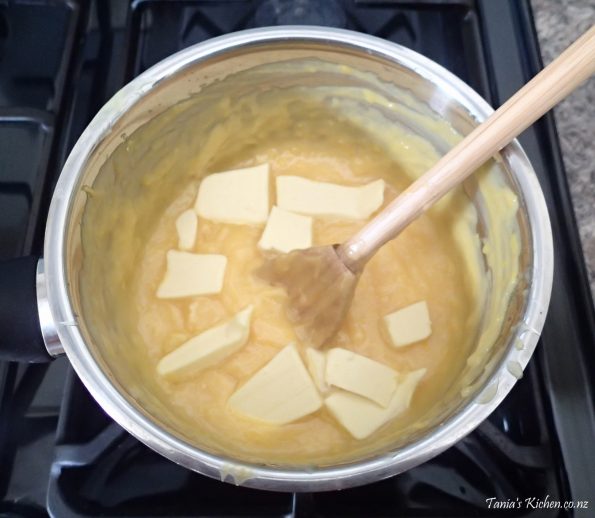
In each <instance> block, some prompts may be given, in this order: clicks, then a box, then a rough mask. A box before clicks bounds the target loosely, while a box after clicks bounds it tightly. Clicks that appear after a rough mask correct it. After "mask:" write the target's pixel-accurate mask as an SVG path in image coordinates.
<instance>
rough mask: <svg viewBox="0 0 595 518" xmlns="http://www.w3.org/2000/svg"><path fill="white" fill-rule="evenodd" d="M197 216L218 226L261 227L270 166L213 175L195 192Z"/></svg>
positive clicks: (267, 192) (266, 207) (262, 165)
mask: <svg viewBox="0 0 595 518" xmlns="http://www.w3.org/2000/svg"><path fill="white" fill-rule="evenodd" d="M194 210H195V211H196V213H197V214H198V215H199V216H201V217H203V218H206V219H210V220H213V221H219V222H221V223H234V224H239V225H242V224H254V223H264V222H266V220H267V217H268V215H269V164H261V165H257V166H255V167H246V168H244V169H235V170H233V171H225V172H222V173H214V174H210V175H208V176H205V178H204V179H203V180H202V182H201V183H200V186H199V188H198V196H197V198H196V204H195V205H194Z"/></svg>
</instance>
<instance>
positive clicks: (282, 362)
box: [228, 344, 322, 425]
mask: <svg viewBox="0 0 595 518" xmlns="http://www.w3.org/2000/svg"><path fill="white" fill-rule="evenodd" d="M228 405H229V407H230V408H231V409H232V410H233V411H234V412H237V413H238V414H241V415H243V416H246V417H250V418H252V419H256V420H258V421H262V422H264V423H267V424H272V425H282V424H286V423H290V422H292V421H295V420H296V419H300V418H301V417H304V416H306V415H308V414H311V413H312V412H316V410H318V409H319V408H320V407H321V406H322V400H321V398H320V396H319V395H318V391H317V390H316V387H315V386H314V383H313V381H312V379H311V378H310V375H309V374H308V371H307V370H306V367H305V366H304V364H303V362H302V359H301V358H300V355H299V353H298V351H297V349H296V348H295V346H294V345H293V344H290V345H288V346H287V347H285V348H284V349H282V350H281V352H279V353H278V354H277V355H276V356H275V357H274V358H273V359H272V360H271V361H270V362H269V363H267V364H266V365H265V366H264V367H263V368H262V369H260V370H259V371H258V372H257V373H256V374H254V376H252V378H250V379H249V380H248V381H247V382H246V383H245V384H244V385H242V386H241V387H240V388H239V389H238V390H237V391H236V392H235V393H233V394H232V395H231V397H230V398H229V400H228Z"/></svg>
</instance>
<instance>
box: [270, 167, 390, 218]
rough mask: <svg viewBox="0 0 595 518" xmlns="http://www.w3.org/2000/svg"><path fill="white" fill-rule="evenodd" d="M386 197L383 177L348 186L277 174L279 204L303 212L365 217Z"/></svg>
mask: <svg viewBox="0 0 595 518" xmlns="http://www.w3.org/2000/svg"><path fill="white" fill-rule="evenodd" d="M383 201H384V180H375V181H373V182H370V183H369V184H366V185H362V186H359V187H347V186H344V185H338V184H334V183H325V182H317V181H314V180H308V179H307V178H302V177H300V176H278V177H277V205H278V206H279V207H281V208H282V209H285V210H289V211H293V212H298V213H300V214H308V215H310V216H336V217H339V218H345V219H366V218H367V217H369V216H370V215H372V213H374V212H375V211H376V210H378V209H379V208H380V206H381V205H382V203H383Z"/></svg>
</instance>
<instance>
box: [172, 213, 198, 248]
mask: <svg viewBox="0 0 595 518" xmlns="http://www.w3.org/2000/svg"><path fill="white" fill-rule="evenodd" d="M197 227H198V218H197V217H196V212H194V210H192V209H188V210H185V211H184V212H182V214H180V215H179V216H178V218H177V219H176V231H177V232H178V248H179V249H180V250H192V249H193V248H194V242H195V241H196V229H197Z"/></svg>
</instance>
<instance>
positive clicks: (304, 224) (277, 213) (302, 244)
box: [258, 206, 312, 254]
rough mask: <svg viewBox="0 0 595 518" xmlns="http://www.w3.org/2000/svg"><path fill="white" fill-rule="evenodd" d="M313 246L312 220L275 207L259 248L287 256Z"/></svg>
mask: <svg viewBox="0 0 595 518" xmlns="http://www.w3.org/2000/svg"><path fill="white" fill-rule="evenodd" d="M311 246H312V218H311V217H309V216H302V215H301V214H296V213H295V212H289V211H286V210H283V209H280V208H279V207H276V206H275V207H273V209H272V210H271V213H270V214H269V219H268V220H267V224H266V227H265V228H264V232H263V233H262V237H261V238H260V241H259V242H258V247H259V248H260V249H262V250H274V251H276V252H281V253H284V254H286V253H288V252H291V251H292V250H301V249H304V248H309V247H311Z"/></svg>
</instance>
